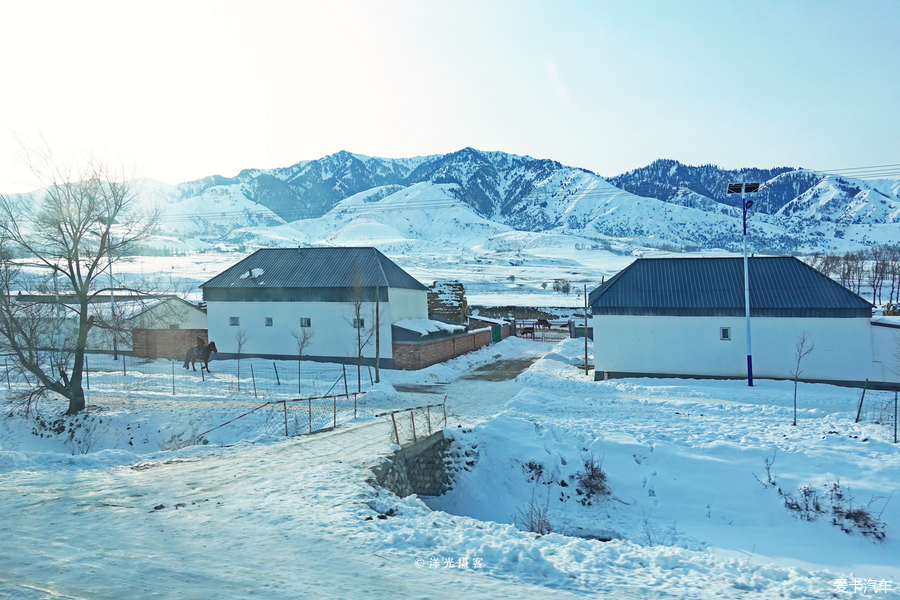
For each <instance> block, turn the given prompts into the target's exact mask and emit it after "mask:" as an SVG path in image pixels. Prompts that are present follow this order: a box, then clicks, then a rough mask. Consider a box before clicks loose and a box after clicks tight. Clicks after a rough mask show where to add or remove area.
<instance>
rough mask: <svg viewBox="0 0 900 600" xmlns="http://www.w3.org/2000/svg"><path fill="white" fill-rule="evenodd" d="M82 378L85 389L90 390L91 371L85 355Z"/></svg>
mask: <svg viewBox="0 0 900 600" xmlns="http://www.w3.org/2000/svg"><path fill="white" fill-rule="evenodd" d="M84 378H85V380H86V382H87V389H91V369H90V367H89V366H88V357H87V354H85V355H84Z"/></svg>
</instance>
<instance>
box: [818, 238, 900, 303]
mask: <svg viewBox="0 0 900 600" xmlns="http://www.w3.org/2000/svg"><path fill="white" fill-rule="evenodd" d="M804 261H805V262H806V264H808V265H809V266H811V267H812V268H814V269H816V270H817V271H819V272H821V273H824V274H825V275H828V276H829V277H831V278H832V279H834V280H835V281H838V282H840V284H841V285H843V286H844V287H846V288H848V289H850V290H853V291H854V292H856V293H857V294H860V295H861V294H862V288H863V286H864V285H865V286H867V287H870V288H871V289H872V304H875V305H876V306H882V302H883V301H884V302H887V303H890V304H896V303H900V246H889V245H887V244H882V245H880V246H873V247H871V248H866V249H864V250H857V251H855V252H845V253H844V254H821V253H819V252H814V253H813V254H809V255H807V256H805V257H804Z"/></svg>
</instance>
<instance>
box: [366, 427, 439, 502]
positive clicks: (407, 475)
mask: <svg viewBox="0 0 900 600" xmlns="http://www.w3.org/2000/svg"><path fill="white" fill-rule="evenodd" d="M449 448H450V440H448V439H445V438H444V432H443V431H438V432H436V433H433V434H431V435H430V436H428V437H427V438H425V439H424V440H420V441H418V442H416V443H414V444H412V445H410V446H407V447H406V448H403V449H401V450H398V451H397V452H396V453H394V455H393V456H392V457H390V458H387V459H384V460H383V461H382V463H381V464H380V465H377V466H375V467H372V472H373V473H374V474H375V482H376V483H377V484H378V485H379V486H381V487H382V488H384V489H386V490H388V491H389V492H393V493H394V494H396V495H397V496H400V497H401V498H405V497H406V496H410V495H412V494H418V495H419V496H440V495H441V494H443V493H444V492H446V491H447V490H448V489H450V487H451V483H452V481H451V476H450V469H449V468H448V467H447V465H446V462H447V461H445V454H446V452H447V450H448V449H449Z"/></svg>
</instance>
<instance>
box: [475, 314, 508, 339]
mask: <svg viewBox="0 0 900 600" xmlns="http://www.w3.org/2000/svg"><path fill="white" fill-rule="evenodd" d="M496 325H497V324H496V323H493V322H491V321H482V320H481V319H479V318H478V317H469V327H471V328H472V329H481V328H483V327H491V328H493V327H495V326H496ZM508 337H509V323H504V324H503V325H501V326H500V339H502V340H505V339H506V338H508Z"/></svg>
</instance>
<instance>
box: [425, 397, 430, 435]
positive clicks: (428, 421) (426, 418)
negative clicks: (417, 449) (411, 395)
mask: <svg viewBox="0 0 900 600" xmlns="http://www.w3.org/2000/svg"><path fill="white" fill-rule="evenodd" d="M425 421H426V422H427V423H428V435H431V405H430V404H429V405H428V406H426V407H425Z"/></svg>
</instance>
